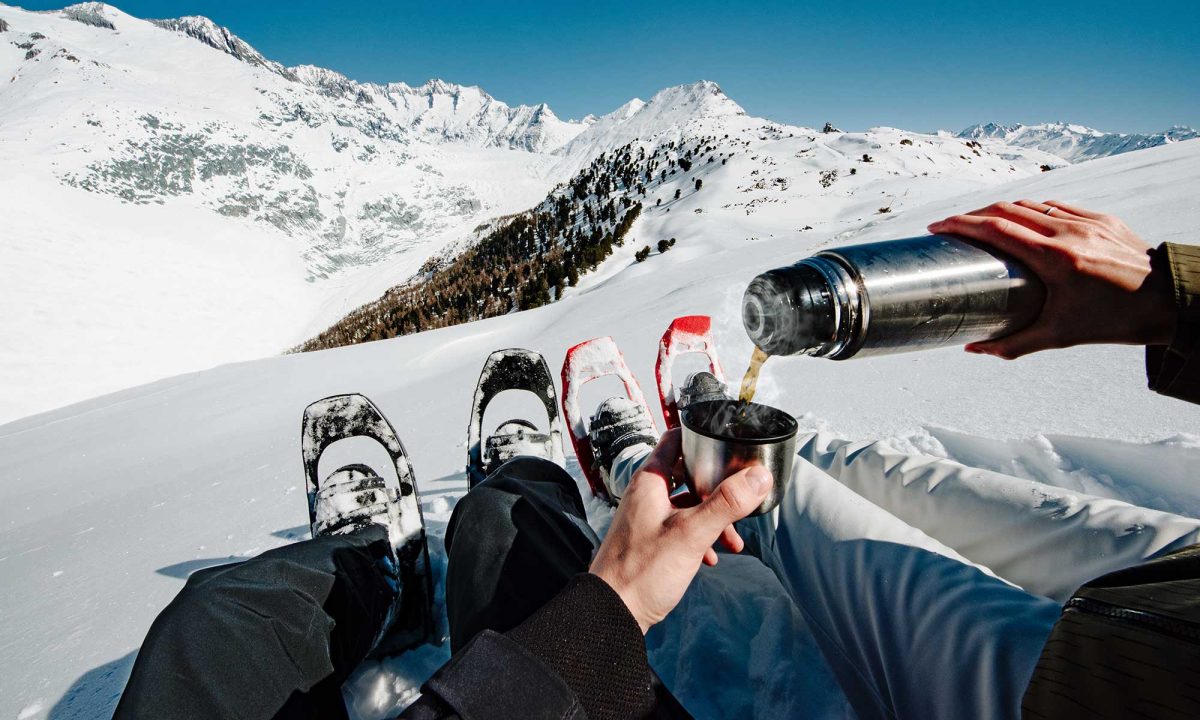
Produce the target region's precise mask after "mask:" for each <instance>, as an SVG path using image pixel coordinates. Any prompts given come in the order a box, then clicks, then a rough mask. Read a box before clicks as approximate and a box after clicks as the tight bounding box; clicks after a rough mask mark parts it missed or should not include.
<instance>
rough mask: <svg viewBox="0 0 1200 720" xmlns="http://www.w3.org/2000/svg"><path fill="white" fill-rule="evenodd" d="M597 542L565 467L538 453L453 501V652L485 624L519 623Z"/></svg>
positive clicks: (582, 563)
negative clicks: (536, 455) (538, 455)
mask: <svg viewBox="0 0 1200 720" xmlns="http://www.w3.org/2000/svg"><path fill="white" fill-rule="evenodd" d="M599 545H600V542H599V540H598V539H597V538H596V534H595V533H594V532H593V531H592V529H591V527H589V526H588V524H587V517H586V515H585V513H584V507H583V500H582V498H581V497H580V495H579V489H578V488H577V487H576V485H575V480H574V479H573V478H572V477H571V476H570V475H569V474H568V473H567V471H566V470H564V469H562V468H561V467H560V466H558V465H556V464H555V463H553V462H551V461H549V460H545V459H542V458H536V457H518V458H514V459H513V460H510V461H508V462H506V463H505V464H503V465H501V466H500V467H499V468H497V469H496V470H495V472H493V473H492V474H491V475H490V476H488V478H487V479H486V480H484V481H483V482H482V483H480V484H478V485H476V486H475V487H474V488H472V489H471V490H470V491H469V492H468V493H467V494H466V495H465V496H463V498H462V499H461V500H459V501H458V504H457V505H456V506H455V508H454V513H453V515H451V517H450V524H449V526H448V527H447V528H446V554H447V555H448V556H449V561H448V565H447V568H446V612H447V615H448V616H449V620H450V648H451V651H457V650H458V649H460V648H462V647H463V646H464V645H466V644H467V642H469V641H470V640H471V638H473V637H475V635H477V634H478V633H479V632H480V631H482V630H485V629H490V630H495V631H496V632H505V631H507V630H511V629H512V628H514V627H516V626H517V625H520V624H521V623H522V622H523V621H524V620H525V618H527V617H528V616H529V615H531V614H533V612H534V611H536V610H537V609H538V608H540V607H542V606H543V605H545V604H546V603H547V602H548V601H549V600H550V599H551V598H553V597H554V596H555V595H557V594H558V592H559V591H560V590H562V588H563V586H565V585H566V583H567V581H568V580H570V579H571V577H573V576H574V575H577V574H579V573H581V572H585V571H586V570H587V569H588V565H589V564H590V563H591V560H592V554H593V553H594V551H595V549H596V548H597V547H599Z"/></svg>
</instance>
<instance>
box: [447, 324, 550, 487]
mask: <svg viewBox="0 0 1200 720" xmlns="http://www.w3.org/2000/svg"><path fill="white" fill-rule="evenodd" d="M505 390H526V391H528V392H531V393H533V394H534V395H536V396H537V398H538V399H539V400H540V401H541V402H542V405H543V406H544V407H545V408H546V416H547V419H548V422H549V428H548V430H547V432H540V431H539V430H538V429H537V426H535V425H534V424H533V423H531V422H529V421H528V420H523V419H514V420H507V421H505V422H503V423H501V424H500V426H499V427H497V428H496V431H495V432H493V433H492V434H491V435H489V436H488V437H486V438H484V437H483V414H484V412H485V411H486V410H487V406H488V403H490V402H491V401H492V399H493V398H495V397H496V396H497V395H499V394H500V393H502V392H504V391H505ZM519 455H534V456H537V457H543V458H546V459H547V460H551V461H553V462H556V463H558V464H559V465H564V464H565V459H564V456H563V445H562V421H561V420H560V419H559V415H558V396H557V395H556V394H555V392H554V378H553V376H551V375H550V368H549V367H548V366H547V365H546V360H545V358H543V357H542V356H541V354H539V353H537V352H534V351H533V350H524V349H522V348H509V349H507V350H497V351H496V352H494V353H492V354H491V355H490V356H488V359H487V362H485V363H484V365H483V370H482V372H480V373H479V384H478V385H476V387H475V400H474V402H473V403H472V406H471V420H470V423H469V425H468V427H467V483H468V485H469V486H470V487H475V486H476V485H478V484H479V483H481V482H483V481H484V480H485V479H487V476H488V475H490V474H491V473H492V471H494V470H495V469H496V468H498V467H500V466H501V465H503V464H504V463H505V462H507V461H509V460H511V459H513V458H514V457H517V456H519Z"/></svg>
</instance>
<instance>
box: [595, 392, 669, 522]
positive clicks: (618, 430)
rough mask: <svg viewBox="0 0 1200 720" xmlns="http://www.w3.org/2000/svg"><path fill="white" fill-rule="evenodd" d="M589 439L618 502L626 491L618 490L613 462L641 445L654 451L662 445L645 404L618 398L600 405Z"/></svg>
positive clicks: (607, 487)
mask: <svg viewBox="0 0 1200 720" xmlns="http://www.w3.org/2000/svg"><path fill="white" fill-rule="evenodd" d="M588 440H589V442H590V443H591V446H592V455H593V457H594V458H595V462H596V469H597V470H598V471H599V474H600V477H601V479H602V480H603V481H604V487H605V489H606V490H607V491H608V496H609V499H611V500H612V501H613V502H617V501H619V500H620V499H621V496H622V495H623V494H624V490H625V488H624V487H623V486H622V487H616V484H617V483H615V482H614V478H613V477H612V465H613V461H614V460H616V459H617V456H618V455H620V454H621V453H622V452H623V451H625V450H627V449H629V448H631V447H634V446H637V445H644V446H646V448H647V449H649V448H653V447H654V446H655V445H657V444H658V433H657V432H656V431H655V429H654V421H653V420H651V419H650V416H649V415H648V414H646V409H645V408H644V407H643V406H642V405H641V404H639V403H635V402H634V401H632V400H630V399H629V398H627V397H624V396H617V397H610V398H609V399H607V400H605V401H604V402H602V403H600V407H599V408H597V409H596V414H595V415H593V416H592V422H591V424H590V426H589V427H588ZM625 480H626V481H627V480H628V478H625Z"/></svg>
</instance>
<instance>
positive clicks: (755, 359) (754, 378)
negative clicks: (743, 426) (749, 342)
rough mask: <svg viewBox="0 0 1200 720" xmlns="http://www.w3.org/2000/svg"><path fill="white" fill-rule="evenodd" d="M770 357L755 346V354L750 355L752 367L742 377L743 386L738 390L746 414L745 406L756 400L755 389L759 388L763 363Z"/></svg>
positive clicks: (743, 412)
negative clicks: (759, 377) (759, 375)
mask: <svg viewBox="0 0 1200 720" xmlns="http://www.w3.org/2000/svg"><path fill="white" fill-rule="evenodd" d="M769 357H771V356H770V355H768V354H766V353H765V352H763V351H762V350H761V349H760V348H757V347H756V348H754V354H753V355H751V356H750V367H749V368H747V369H746V375H745V376H744V377H742V388H741V390H740V391H739V392H738V400H739V401H741V404H742V408H743V411H742V414H743V415H745V408H747V407H749V405H750V401H752V400H754V391H755V390H756V389H757V388H758V374H759V372H761V371H762V366H763V363H765V362H766V361H767V358H769Z"/></svg>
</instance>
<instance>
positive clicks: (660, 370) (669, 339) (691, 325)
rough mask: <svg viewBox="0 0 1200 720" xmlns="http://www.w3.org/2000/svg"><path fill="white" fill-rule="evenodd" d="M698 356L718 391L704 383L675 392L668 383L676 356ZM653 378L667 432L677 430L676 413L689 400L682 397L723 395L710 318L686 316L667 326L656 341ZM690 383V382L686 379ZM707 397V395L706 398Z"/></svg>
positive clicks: (722, 374)
mask: <svg viewBox="0 0 1200 720" xmlns="http://www.w3.org/2000/svg"><path fill="white" fill-rule="evenodd" d="M689 353H700V354H702V355H705V356H706V357H707V358H708V372H710V373H711V374H712V376H713V377H714V378H715V379H716V383H717V384H719V386H720V387H719V388H718V387H707V386H706V384H705V383H703V382H701V383H695V384H694V387H693V383H691V382H688V383H685V388H681V389H680V390H679V391H678V392H677V391H676V389H675V386H674V381H673V380H672V376H671V370H672V367H673V366H674V364H675V359H676V358H678V357H679V356H680V355H687V354H689ZM654 377H655V379H656V380H657V381H658V400H659V402H660V403H661V404H662V413H663V419H664V420H665V421H666V423H667V429H668V430H669V429H671V428H676V427H679V410H680V409H681V407H685V406H686V405H687V404H688V402H689V401H690V400H693V399H695V398H690V397H688V395H687V394H686V393H687V392H688V391H690V390H693V389H696V390H699V391H701V392H705V393H713V392H717V391H720V392H721V393H722V394H723V390H724V385H725V373H724V372H722V371H721V361H720V360H719V359H718V358H717V347H716V343H715V342H714V341H713V336H712V318H710V317H709V316H707V315H686V316H684V317H679V318H675V320H674V321H672V322H671V326H670V327H668V328H667V331H666V332H665V333H663V336H662V340H659V341H658V362H656V363H655V365H654ZM689 379H690V378H689ZM706 397H707V395H706Z"/></svg>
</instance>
